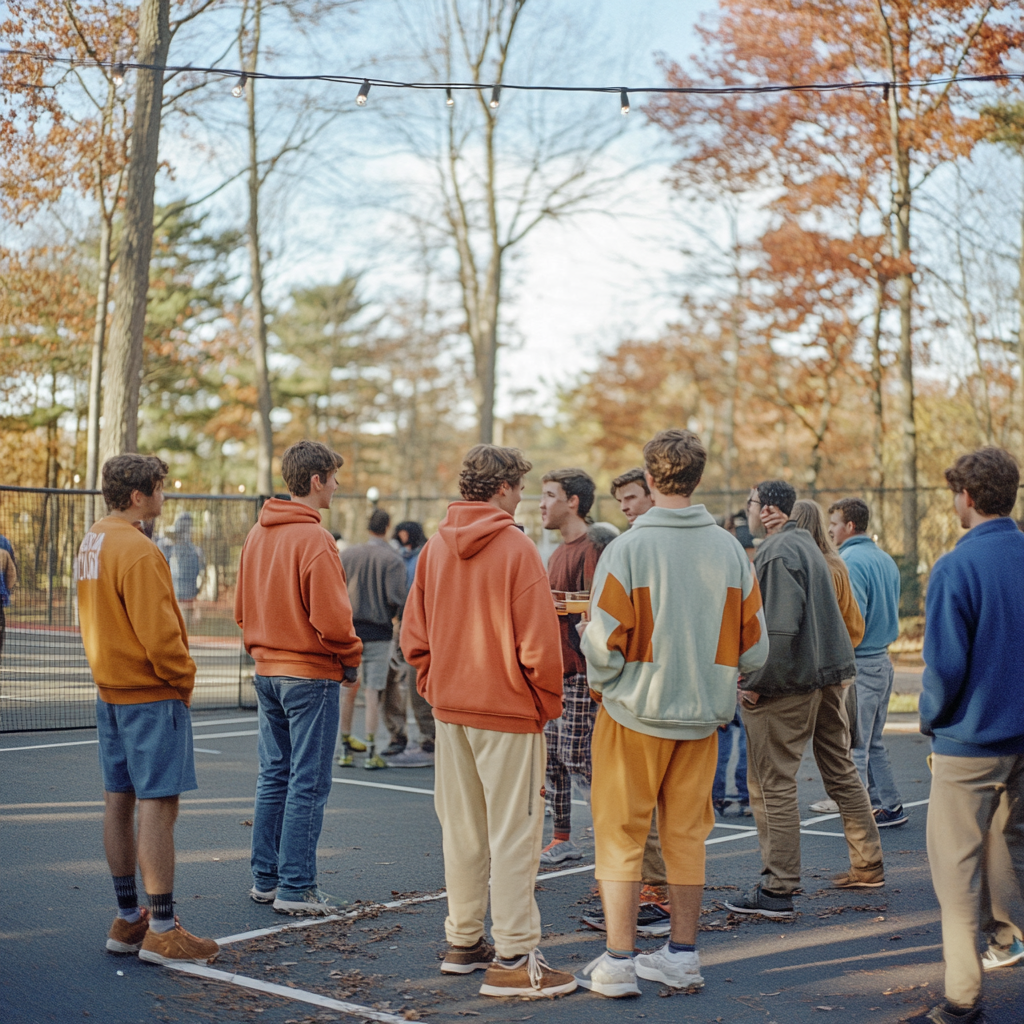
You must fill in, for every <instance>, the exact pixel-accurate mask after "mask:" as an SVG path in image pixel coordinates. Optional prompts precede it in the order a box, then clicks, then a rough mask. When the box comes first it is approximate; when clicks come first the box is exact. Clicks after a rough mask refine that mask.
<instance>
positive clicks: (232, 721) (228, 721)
mask: <svg viewBox="0 0 1024 1024" xmlns="http://www.w3.org/2000/svg"><path fill="white" fill-rule="evenodd" d="M257 721H259V719H258V718H220V719H217V720H216V721H214V722H193V723H192V728H193V730H195V729H208V728H210V727H211V726H214V725H241V724H242V723H243V722H257ZM258 735H259V730H258V729H253V730H251V731H246V732H221V733H204V734H202V735H200V736H196V735H195V733H194V732H193V738H194V739H197V740H219V739H226V738H227V737H228V736H258ZM93 743H99V740H69V741H67V742H65V743H35V744H33V745H32V746H28V747H0V754H2V753H3V752H4V751H5V750H52V749H54V748H55V747H85V746H88V745H89V744H93ZM205 753H209V751H205ZM214 753H218V754H219V753H220V751H219V750H218V751H214ZM335 781H337V780H335Z"/></svg>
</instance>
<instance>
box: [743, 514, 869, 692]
mask: <svg viewBox="0 0 1024 1024" xmlns="http://www.w3.org/2000/svg"><path fill="white" fill-rule="evenodd" d="M754 571H755V572H756V573H757V582H758V583H759V584H760V587H761V598H762V600H763V601H764V616H765V619H766V620H767V622H768V637H769V641H770V643H769V647H768V660H767V661H766V662H765V664H764V667H763V668H760V669H758V670H757V671H756V672H752V673H750V675H749V676H747V679H746V681H745V682H744V683H743V688H744V689H746V690H752V691H753V692H754V693H760V694H764V695H765V696H783V695H789V694H794V693H811V692H812V691H814V690H820V689H821V688H822V687H824V686H834V685H836V684H838V683H841V682H843V681H844V680H846V679H852V678H853V677H854V676H855V675H856V674H857V665H856V662H855V661H854V657H853V645H852V644H851V643H850V634H849V633H848V632H847V630H846V626H845V624H844V623H843V616H842V612H840V610H839V602H838V601H837V600H836V592H835V587H834V586H833V584H832V573H831V572H830V571H829V567H828V563H827V562H826V561H825V556H824V555H823V554H822V553H821V551H819V550H818V545H817V544H815V543H814V538H813V537H811V535H810V534H809V533H808V532H807V531H806V530H801V529H800V528H799V527H798V526H797V525H796V523H793V522H789V523H786V525H785V526H784V527H783V528H782V529H781V530H780V531H779V532H778V533H776V534H773V535H772V536H771V537H769V538H768V539H767V540H766V541H765V542H764V543H763V544H762V545H761V546H760V547H759V548H758V549H757V555H755V557H754Z"/></svg>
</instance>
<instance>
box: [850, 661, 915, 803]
mask: <svg viewBox="0 0 1024 1024" xmlns="http://www.w3.org/2000/svg"><path fill="white" fill-rule="evenodd" d="M892 680H893V669H892V662H891V661H890V660H889V655H888V654H872V655H869V656H868V657H866V658H858V659H857V682H856V685H857V742H856V745H855V746H854V747H853V749H852V750H851V751H850V753H851V754H852V755H853V763H854V764H855V765H856V766H857V772H858V774H859V775H860V780H861V782H863V783H864V785H865V786H866V787H867V791H868V796H869V797H870V798H871V806H872V807H873V808H874V809H875V810H877V809H878V808H879V807H884V808H885V809H886V810H889V811H893V810H895V809H896V808H897V807H901V806H902V805H903V799H902V797H901V796H900V793H899V790H898V789H897V788H896V780H895V779H894V778H893V777H892V768H891V767H890V765H889V752H888V751H887V750H886V749H885V744H884V743H882V730H883V729H884V728H885V720H886V717H887V716H888V714H889V695H890V694H891V693H892Z"/></svg>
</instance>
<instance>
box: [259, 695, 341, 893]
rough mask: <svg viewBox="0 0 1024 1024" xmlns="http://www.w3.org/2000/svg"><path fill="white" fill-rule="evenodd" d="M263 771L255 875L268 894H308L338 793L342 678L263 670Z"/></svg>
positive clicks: (260, 748)
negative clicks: (335, 773)
mask: <svg viewBox="0 0 1024 1024" xmlns="http://www.w3.org/2000/svg"><path fill="white" fill-rule="evenodd" d="M253 685H254V687H255V689H256V697H257V699H258V700H259V720H260V739H259V752H260V775H259V779H258V781H257V782H256V812H255V814H254V815H253V821H252V878H253V884H254V885H255V886H256V888H257V889H259V890H260V892H270V890H272V889H274V888H276V889H277V891H278V896H280V897H281V898H282V899H301V897H302V896H303V894H304V893H306V892H308V891H309V890H310V889H313V888H315V887H316V844H317V842H318V841H319V839H320V830H321V828H322V827H323V823H324V807H325V806H326V804H327V797H328V796H329V795H330V792H331V757H332V756H333V754H334V737H335V735H336V734H337V731H338V696H339V691H340V689H341V687H340V684H339V683H337V682H336V681H335V680H333V679H295V678H292V677H290V676H260V675H257V676H256V677H255V678H254V679H253Z"/></svg>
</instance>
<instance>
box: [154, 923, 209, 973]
mask: <svg viewBox="0 0 1024 1024" xmlns="http://www.w3.org/2000/svg"><path fill="white" fill-rule="evenodd" d="M219 952H220V946H218V945H217V943H216V942H214V941H213V939H200V938H197V937H196V936H195V935H191V934H189V933H188V932H187V931H185V929H184V928H182V927H181V925H180V924H179V923H178V919H177V918H175V919H174V927H173V928H172V929H171V930H170V931H169V932H155V931H153V929H152V928H150V929H148V930H147V932H146V937H145V938H144V939H143V940H142V949H140V950H139V959H140V960H147V961H148V962H149V963H151V964H169V965H170V966H171V967H173V966H174V965H175V964H205V963H209V962H210V961H211V960H212V959H213V958H214V957H215V956H216V955H217V954H218V953H219Z"/></svg>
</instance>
